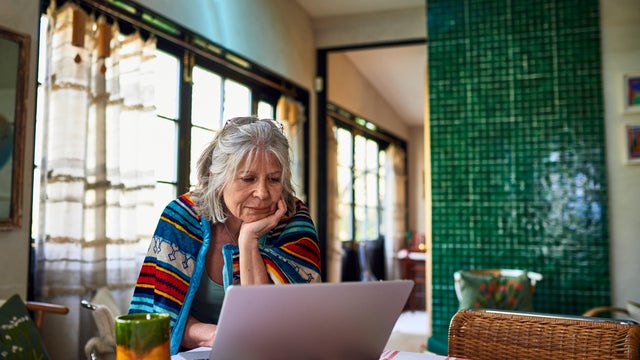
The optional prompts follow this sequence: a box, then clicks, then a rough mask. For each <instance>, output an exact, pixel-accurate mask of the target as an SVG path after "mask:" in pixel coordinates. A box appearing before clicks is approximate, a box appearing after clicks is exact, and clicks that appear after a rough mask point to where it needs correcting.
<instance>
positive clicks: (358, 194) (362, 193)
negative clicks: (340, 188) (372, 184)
mask: <svg viewBox="0 0 640 360" xmlns="http://www.w3.org/2000/svg"><path fill="white" fill-rule="evenodd" d="M364 180H365V178H364V176H358V177H356V178H355V179H354V181H353V198H354V201H355V203H356V205H364V204H365V201H366V196H367V189H366V187H365V186H366V184H365V182H364Z"/></svg>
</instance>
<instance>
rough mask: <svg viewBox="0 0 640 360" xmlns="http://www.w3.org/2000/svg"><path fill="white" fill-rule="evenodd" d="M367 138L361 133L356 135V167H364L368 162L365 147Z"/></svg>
mask: <svg viewBox="0 0 640 360" xmlns="http://www.w3.org/2000/svg"><path fill="white" fill-rule="evenodd" d="M365 143H366V139H365V138H364V137H362V136H360V135H356V145H355V149H354V154H355V164H354V166H353V167H354V168H355V169H362V168H363V166H365V165H366V163H367V155H368V154H367V151H366V147H365ZM356 173H357V172H356Z"/></svg>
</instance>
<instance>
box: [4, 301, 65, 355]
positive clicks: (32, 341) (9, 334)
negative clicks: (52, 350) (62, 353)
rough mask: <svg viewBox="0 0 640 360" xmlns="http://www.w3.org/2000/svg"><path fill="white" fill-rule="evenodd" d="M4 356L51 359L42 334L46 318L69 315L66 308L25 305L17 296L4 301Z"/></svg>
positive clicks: (40, 304)
mask: <svg viewBox="0 0 640 360" xmlns="http://www.w3.org/2000/svg"><path fill="white" fill-rule="evenodd" d="M0 302H2V304H1V305H0V325H1V326H0V333H1V334H2V341H0V354H2V357H3V358H9V359H49V358H50V357H49V355H48V353H47V349H46V346H45V343H44V341H43V339H42V336H41V333H40V330H41V326H42V320H43V318H44V315H45V314H48V313H53V314H61V315H64V314H67V313H68V312H69V309H68V308H67V307H66V306H62V305H57V304H51V303H46V302H39V301H23V300H22V298H21V297H20V295H18V294H14V295H12V296H10V297H9V298H8V299H6V300H0Z"/></svg>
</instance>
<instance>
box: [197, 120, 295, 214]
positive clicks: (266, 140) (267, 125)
mask: <svg viewBox="0 0 640 360" xmlns="http://www.w3.org/2000/svg"><path fill="white" fill-rule="evenodd" d="M289 152H290V148H289V141H288V140H287V138H286V136H285V135H284V132H283V128H282V124H281V123H279V122H277V121H275V120H271V119H259V118H257V117H236V118H232V119H229V120H227V122H226V123H225V125H224V127H223V128H222V129H220V130H219V131H218V133H217V134H216V135H215V136H214V138H213V140H212V141H211V142H210V143H209V144H208V145H207V147H206V148H205V149H204V151H203V152H202V154H201V155H200V159H199V160H198V163H197V175H198V183H197V184H196V187H195V189H194V190H193V192H192V196H193V198H194V201H195V205H196V210H198V211H199V212H200V216H202V217H204V218H207V219H209V220H210V221H211V222H213V223H214V224H215V223H223V222H225V221H226V219H227V214H225V208H226V207H225V205H224V200H223V198H222V191H223V189H224V187H225V186H226V185H227V184H229V183H230V182H231V180H233V178H234V176H235V174H236V172H237V170H238V167H239V166H240V163H241V162H242V161H243V160H244V159H247V161H248V162H251V161H252V159H254V158H255V157H256V156H257V155H258V154H272V155H274V156H275V158H276V159H277V161H278V163H279V165H280V166H281V167H282V174H281V177H280V181H281V183H282V192H283V197H284V201H285V205H286V207H287V211H288V212H292V211H293V210H294V209H295V202H294V195H293V185H292V179H291V160H290V159H291V157H290V154H289Z"/></svg>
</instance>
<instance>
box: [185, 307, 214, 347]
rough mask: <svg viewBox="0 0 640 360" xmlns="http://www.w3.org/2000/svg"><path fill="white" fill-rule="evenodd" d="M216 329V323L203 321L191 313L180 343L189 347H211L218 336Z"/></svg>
mask: <svg viewBox="0 0 640 360" xmlns="http://www.w3.org/2000/svg"><path fill="white" fill-rule="evenodd" d="M216 329H217V326H216V325H213V324H205V323H201V322H200V321H198V320H196V319H195V318H194V317H193V316H191V315H189V317H188V318H187V324H186V325H185V327H184V333H183V334H182V342H181V343H180V345H182V346H184V347H186V348H188V349H195V348H197V347H200V346H208V347H211V346H212V345H213V339H214V338H215V336H216Z"/></svg>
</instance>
